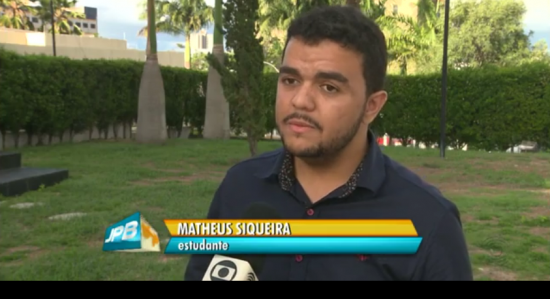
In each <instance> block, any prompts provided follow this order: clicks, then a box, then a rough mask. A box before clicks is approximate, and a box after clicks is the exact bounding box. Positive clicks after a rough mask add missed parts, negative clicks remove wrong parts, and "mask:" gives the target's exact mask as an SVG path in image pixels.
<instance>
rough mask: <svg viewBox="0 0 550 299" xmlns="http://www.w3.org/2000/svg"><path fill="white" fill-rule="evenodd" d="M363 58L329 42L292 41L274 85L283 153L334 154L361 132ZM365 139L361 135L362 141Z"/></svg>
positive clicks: (363, 124)
mask: <svg viewBox="0 0 550 299" xmlns="http://www.w3.org/2000/svg"><path fill="white" fill-rule="evenodd" d="M367 110H368V105H367V91H366V86H365V79H364V77H363V58H362V56H361V54H359V53H357V52H354V51H353V50H351V49H345V48H343V47H341V46H340V45H339V44H337V43H334V42H332V41H328V40H327V41H323V42H321V43H319V44H316V45H307V44H305V43H304V42H302V41H301V40H300V39H296V38H292V39H291V40H290V41H289V43H288V45H287V48H286V51H285V55H284V60H283V63H282V66H281V68H280V74H279V81H278V84H277V103H276V121H277V127H278V129H279V133H280V134H281V137H282V140H283V143H284V145H285V147H286V149H287V150H288V151H289V152H291V153H292V154H293V155H294V156H297V157H304V158H307V157H309V158H318V157H327V156H332V155H335V154H337V153H339V152H340V151H341V150H342V149H344V148H345V147H346V146H347V145H348V144H349V143H350V142H351V141H352V140H353V139H354V138H355V136H356V135H357V134H358V132H366V130H360V129H362V128H363V129H365V127H366V126H367V124H368V122H369V121H370V120H368V119H367V118H368V114H369V113H368V112H367ZM364 138H366V135H365V137H364Z"/></svg>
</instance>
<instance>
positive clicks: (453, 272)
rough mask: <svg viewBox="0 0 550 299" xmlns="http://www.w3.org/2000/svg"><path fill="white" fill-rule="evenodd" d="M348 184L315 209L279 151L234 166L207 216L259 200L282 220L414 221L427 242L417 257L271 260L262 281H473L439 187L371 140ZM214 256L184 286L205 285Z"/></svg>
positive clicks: (231, 212) (193, 269)
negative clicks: (393, 158) (277, 213)
mask: <svg viewBox="0 0 550 299" xmlns="http://www.w3.org/2000/svg"><path fill="white" fill-rule="evenodd" d="M368 139H369V140H368V144H369V148H368V151H367V154H366V155H365V158H364V160H363V162H362V163H361V164H360V165H359V166H358V167H357V171H356V172H355V173H354V174H353V175H352V176H351V178H350V179H349V181H348V182H347V183H346V184H344V185H343V186H341V187H340V188H338V189H336V190H334V192H332V193H331V194H329V195H327V196H326V197H325V198H323V199H321V200H320V201H318V202H316V203H315V204H312V203H311V201H310V200H309V198H308V197H307V195H306V193H305V192H304V190H303V189H302V187H301V186H300V183H299V182H298V181H297V180H296V179H295V177H294V170H293V163H292V157H291V156H290V155H289V154H288V153H287V152H286V151H285V150H284V149H279V150H275V151H272V152H268V153H264V154H262V155H259V156H257V157H254V158H251V159H248V160H245V161H243V162H240V163H238V164H237V165H235V166H233V167H232V168H231V169H229V171H228V172H227V174H226V177H225V178H224V180H223V182H222V183H221V185H220V187H219V189H218V190H217V192H216V194H215V195H214V199H213V201H212V204H211V206H210V211H209V212H208V216H207V218H209V219H238V218H240V217H242V215H243V213H244V212H245V211H246V209H247V208H248V207H249V206H250V205H251V204H252V203H254V202H258V201H261V202H265V203H267V204H269V205H271V206H272V207H273V208H275V209H277V210H278V212H279V214H280V215H281V216H282V218H283V219H411V220H412V222H413V223H414V225H415V228H416V230H417V232H418V235H419V236H420V237H422V238H423V240H422V244H421V245H420V248H419V250H418V252H417V253H416V254H415V255H373V256H365V255H303V256H302V255H295V256H294V255H291V256H289V255H270V256H268V257H267V259H266V262H265V265H264V267H263V270H262V271H261V272H260V273H258V280H260V281H263V280H279V281H281V280H294V281H305V280H326V281H332V280H365V281H384V280H388V281H408V280H411V281H437V280H473V278H472V270H471V265H470V259H469V255H468V250H467V246H466V242H465V239H464V234H463V231H462V225H461V222H460V215H459V212H458V209H457V208H456V206H455V205H454V204H453V203H452V202H450V201H449V200H447V199H445V198H444V197H443V196H442V194H441V193H440V192H439V190H438V189H436V188H435V187H433V186H431V185H429V184H427V183H426V182H424V181H423V180H422V179H421V178H420V177H418V176H417V175H416V174H414V173H413V172H411V171H409V170H408V169H406V168H405V167H403V166H402V165H400V164H398V163H397V162H395V161H393V160H392V159H390V158H389V157H387V156H386V155H384V154H383V153H382V151H381V150H380V147H379V146H378V144H377V143H376V139H375V138H374V136H373V134H372V133H370V132H369V135H368ZM211 259H212V256H211V255H193V256H192V257H191V259H190V261H189V264H188V266H187V270H186V273H185V280H189V281H192V280H202V278H203V276H204V274H205V272H206V269H207V267H208V265H209V263H210V261H211Z"/></svg>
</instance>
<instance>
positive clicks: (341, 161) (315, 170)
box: [294, 138, 368, 188]
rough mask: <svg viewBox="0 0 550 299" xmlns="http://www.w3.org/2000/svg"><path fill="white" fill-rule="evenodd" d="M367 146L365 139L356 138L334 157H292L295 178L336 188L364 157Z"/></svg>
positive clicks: (305, 182) (307, 182) (347, 178)
mask: <svg viewBox="0 0 550 299" xmlns="http://www.w3.org/2000/svg"><path fill="white" fill-rule="evenodd" d="M367 148H368V144H367V140H365V139H364V138H357V139H356V140H354V141H352V143H350V144H349V146H348V147H346V148H345V149H344V150H343V151H342V152H341V153H339V154H338V155H337V156H334V157H330V158H318V159H302V158H294V169H295V171H296V178H297V179H298V180H299V181H300V183H301V184H302V185H304V184H305V185H310V184H314V185H317V186H322V185H323V184H325V185H326V186H327V187H330V188H332V187H334V188H336V187H338V186H340V185H342V184H344V183H345V182H347V181H348V180H349V178H350V177H351V175H352V174H353V173H354V172H355V170H356V169H357V167H358V166H359V164H360V163H361V161H362V160H363V158H364V157H365V154H366V152H367ZM304 187H305V186H304Z"/></svg>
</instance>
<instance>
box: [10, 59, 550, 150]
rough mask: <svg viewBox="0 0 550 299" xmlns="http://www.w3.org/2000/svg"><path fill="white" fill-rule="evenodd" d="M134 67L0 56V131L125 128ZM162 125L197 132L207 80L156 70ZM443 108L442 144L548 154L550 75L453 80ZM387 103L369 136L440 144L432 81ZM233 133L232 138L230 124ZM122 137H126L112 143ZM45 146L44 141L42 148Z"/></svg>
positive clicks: (270, 109)
mask: <svg viewBox="0 0 550 299" xmlns="http://www.w3.org/2000/svg"><path fill="white" fill-rule="evenodd" d="M142 70H143V63H141V62H136V61H126V60H70V59H67V58H61V57H48V56H21V55H17V54H14V53H11V52H7V51H4V50H0V130H2V131H3V132H6V131H12V132H17V131H19V130H20V129H25V130H26V131H27V132H28V133H29V135H31V136H32V135H34V134H40V135H42V134H45V135H49V136H50V138H51V137H52V136H56V135H60V133H61V132H65V131H67V130H69V131H70V132H72V133H73V134H74V133H80V132H86V131H88V132H91V129H92V128H94V127H95V128H97V129H99V130H100V132H103V133H106V130H107V129H108V128H109V126H110V125H113V124H121V125H125V126H128V125H131V124H132V123H133V122H134V121H135V119H136V118H137V99H138V90H139V82H140V78H141V72H142ZM162 74H163V79H164V84H165V91H166V121H167V125H168V127H170V128H173V129H176V130H178V129H181V124H182V123H188V124H190V125H191V126H192V127H193V128H195V129H196V130H195V131H197V132H199V134H200V132H202V127H203V125H204V112H205V98H206V97H205V90H206V79H207V74H205V73H203V72H197V71H190V70H186V69H182V68H171V67H162ZM265 80H266V81H265V86H266V88H265V89H264V94H263V97H262V105H263V106H265V109H264V111H265V113H266V115H265V116H267V119H268V120H270V121H269V122H268V124H267V125H266V133H267V132H270V131H272V130H273V129H275V123H274V117H273V114H274V106H275V105H274V104H275V94H276V85H277V79H276V74H266V75H265ZM448 82H449V84H448V85H449V90H448V102H447V103H448V104H447V137H448V144H452V145H454V146H459V145H462V144H468V145H469V146H470V147H474V148H483V149H489V150H496V149H498V150H502V149H505V148H508V147H509V146H510V145H511V144H517V143H518V142H519V141H521V140H532V141H536V142H538V143H539V144H540V145H542V146H545V147H548V146H550V66H548V65H543V64H532V65H525V66H522V67H518V68H484V69H466V70H460V71H452V72H450V74H449V79H448ZM387 90H388V92H389V100H388V102H387V104H386V106H385V107H384V109H383V110H382V113H381V115H380V117H379V118H377V120H376V121H375V123H374V124H373V126H372V127H373V129H374V130H375V131H376V132H377V133H378V134H379V135H381V134H384V133H388V134H389V135H390V136H392V137H394V138H403V139H405V138H411V139H416V140H418V141H421V142H424V143H427V144H436V143H438V141H439V111H440V98H441V76H440V75H438V74H434V75H422V76H390V77H389V79H388V86H387ZM231 119H232V127H233V130H235V131H240V130H239V127H238V123H237V122H236V121H235V119H236V118H235V117H234V115H231ZM120 137H127V136H120ZM43 142H46V141H43Z"/></svg>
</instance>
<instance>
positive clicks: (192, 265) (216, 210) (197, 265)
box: [183, 182, 224, 281]
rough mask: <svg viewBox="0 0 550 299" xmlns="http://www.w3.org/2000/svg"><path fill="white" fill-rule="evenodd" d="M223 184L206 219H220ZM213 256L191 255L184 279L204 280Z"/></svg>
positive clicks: (217, 191) (215, 195)
mask: <svg viewBox="0 0 550 299" xmlns="http://www.w3.org/2000/svg"><path fill="white" fill-rule="evenodd" d="M223 185H224V184H223V182H222V184H221V185H220V187H218V190H216V193H215V194H214V199H213V200H212V203H211V204H210V209H209V210H208V214H207V216H206V219H220V209H221V204H222V200H221V197H222V189H223ZM213 257H214V255H206V254H195V255H191V257H190V258H189V263H188V264H187V269H186V270H185V276H184V278H183V280H185V281H202V278H203V277H204V274H205V273H206V270H207V269H208V265H209V264H210V262H211V261H212V258H213Z"/></svg>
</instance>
